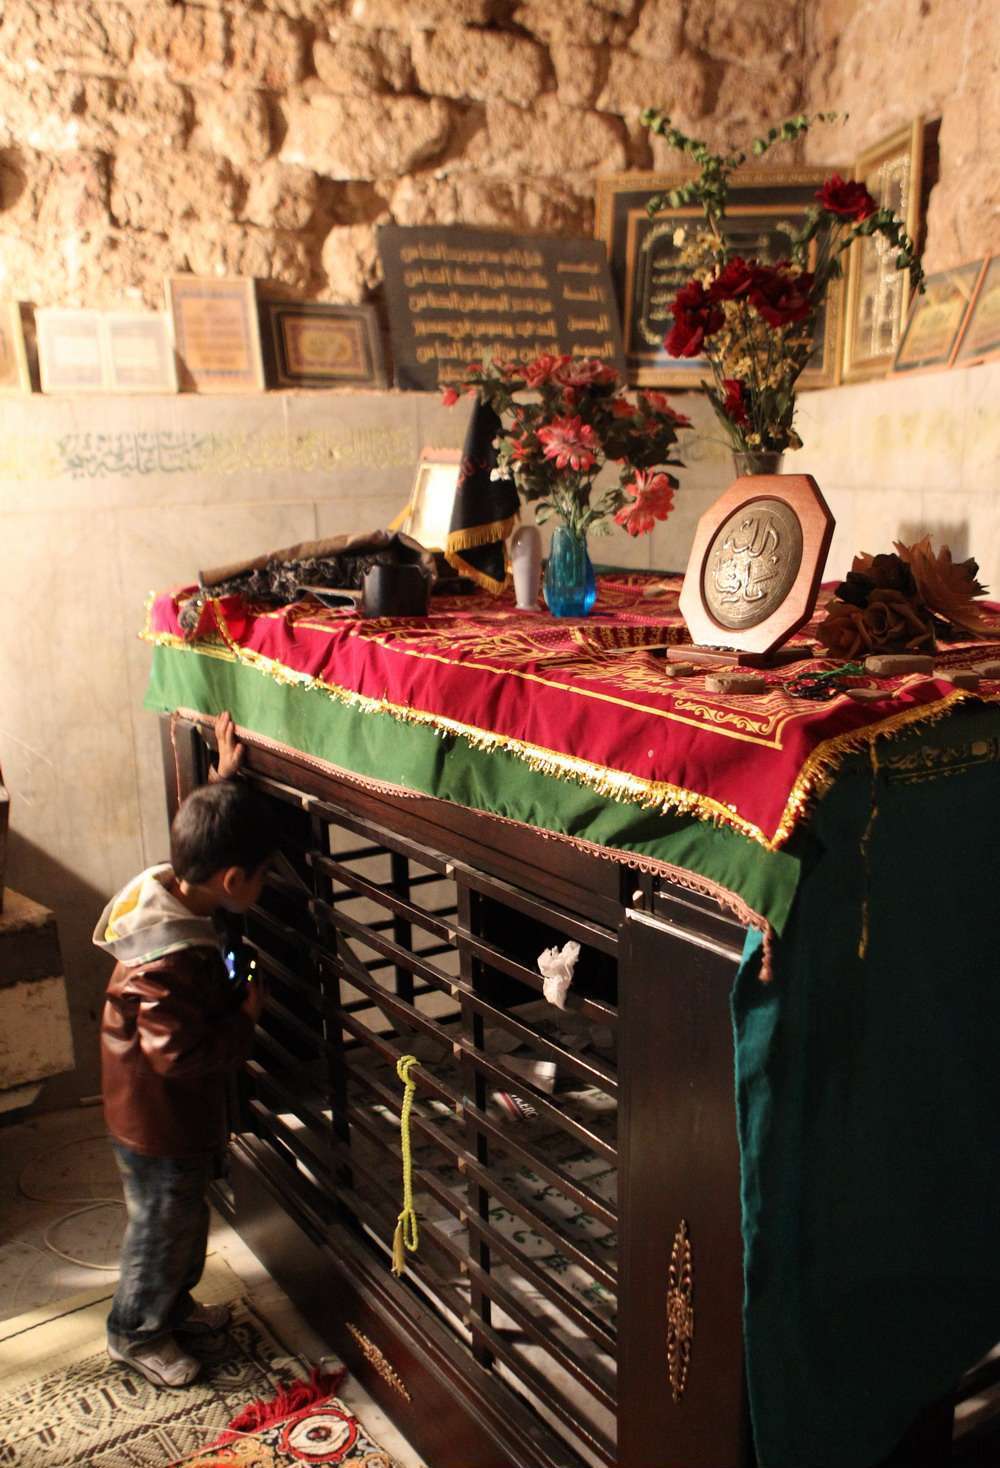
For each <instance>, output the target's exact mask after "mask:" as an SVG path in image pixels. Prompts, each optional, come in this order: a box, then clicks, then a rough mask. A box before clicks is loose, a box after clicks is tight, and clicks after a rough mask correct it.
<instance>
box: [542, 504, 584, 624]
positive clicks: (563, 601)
mask: <svg viewBox="0 0 1000 1468" xmlns="http://www.w3.org/2000/svg"><path fill="white" fill-rule="evenodd" d="M545 600H546V603H547V604H548V608H549V611H550V612H551V613H552V615H553V616H554V617H586V616H587V615H588V614H589V612H590V609H591V607H592V606H593V605H594V602H595V601H596V600H597V582H596V581H595V579H594V568H593V566H592V565H591V563H590V556H589V555H588V554H587V538H586V536H584V535H577V534H576V532H575V531H574V530H571V529H570V527H569V526H568V525H557V526H556V529H555V532H554V534H553V536H552V544H551V545H550V546H549V559H548V563H547V565H546V567H545Z"/></svg>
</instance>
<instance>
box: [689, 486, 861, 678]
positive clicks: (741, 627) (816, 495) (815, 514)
mask: <svg viewBox="0 0 1000 1468" xmlns="http://www.w3.org/2000/svg"><path fill="white" fill-rule="evenodd" d="M833 525H834V520H833V515H832V514H831V513H830V509H829V506H828V505H827V503H826V500H824V498H823V496H822V495H821V494H820V491H819V486H818V484H817V483H816V481H815V479H813V478H812V476H811V475H809V474H754V475H750V476H747V477H746V478H743V479H737V480H736V483H735V484H731V485H730V486H729V488H728V489H727V490H726V492H725V494H724V495H722V496H721V498H719V499H717V500H716V502H715V504H714V505H712V507H711V509H709V510H706V511H705V513H704V515H702V517H701V519H700V520H699V521H698V529H697V530H696V532H695V537H694V545H693V546H692V548H691V556H690V559H689V560H688V566H687V571H686V573H685V576H684V586H683V589H682V590H681V598H680V608H681V612H682V614H683V617H684V620H685V622H686V623H687V625H688V631H689V632H690V633H691V640H692V641H693V642H694V643H695V644H696V645H700V646H703V647H713V648H733V649H735V650H736V651H739V652H747V653H754V654H756V655H758V656H766V655H767V654H769V653H771V652H773V651H774V650H775V649H776V648H779V647H780V646H781V645H782V643H783V642H787V641H788V639H789V637H791V636H792V635H793V633H795V632H797V631H798V630H799V628H800V627H801V626H803V624H804V623H806V622H808V620H809V618H810V617H811V616H812V612H813V608H814V607H815V605H816V593H817V591H818V590H819V583H820V578H821V577H822V575H823V567H824V566H825V564H826V557H827V552H828V551H829V549H830V541H831V539H832V537H833Z"/></svg>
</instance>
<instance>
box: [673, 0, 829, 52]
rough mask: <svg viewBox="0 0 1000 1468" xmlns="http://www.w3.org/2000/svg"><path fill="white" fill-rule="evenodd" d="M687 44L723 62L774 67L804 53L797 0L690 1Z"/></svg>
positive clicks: (686, 32)
mask: <svg viewBox="0 0 1000 1468" xmlns="http://www.w3.org/2000/svg"><path fill="white" fill-rule="evenodd" d="M685 34H686V36H687V40H688V44H689V45H691V46H694V47H696V48H697V49H698V50H699V51H705V52H707V53H708V55H709V56H714V57H717V58H718V59H720V60H723V61H736V62H739V63H740V64H741V65H743V66H748V65H749V64H750V63H751V62H754V61H764V62H765V63H767V64H768V65H769V66H771V67H773V66H774V65H775V63H776V62H777V61H778V59H779V58H780V57H781V56H792V55H795V56H798V55H800V53H801V50H802V42H801V38H800V32H799V6H798V4H797V3H796V0H689V3H688V7H687V20H686V25H685Z"/></svg>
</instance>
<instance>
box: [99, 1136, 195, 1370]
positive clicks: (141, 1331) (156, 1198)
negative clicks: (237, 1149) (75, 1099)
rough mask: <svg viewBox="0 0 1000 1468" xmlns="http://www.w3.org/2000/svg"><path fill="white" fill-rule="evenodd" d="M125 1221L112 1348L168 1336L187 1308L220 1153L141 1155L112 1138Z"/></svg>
mask: <svg viewBox="0 0 1000 1468" xmlns="http://www.w3.org/2000/svg"><path fill="white" fill-rule="evenodd" d="M112 1147H113V1148H114V1153H115V1161H116V1162H117V1163H118V1171H119V1172H120V1173H121V1176H122V1183H123V1184H124V1188H125V1206H126V1208H127V1210H128V1223H127V1226H126V1229H125V1239H124V1242H123V1244H122V1256H121V1269H120V1274H119V1278H118V1288H117V1289H116V1291H115V1297H114V1300H113V1302H112V1305H111V1314H110V1315H109V1316H108V1341H109V1343H110V1344H111V1345H113V1346H114V1347H115V1348H116V1349H117V1350H122V1349H123V1348H126V1347H130V1346H137V1345H142V1344H144V1343H145V1342H146V1341H153V1340H156V1338H157V1337H158V1336H164V1335H168V1334H169V1333H170V1332H171V1331H172V1330H173V1329H174V1328H175V1327H176V1326H178V1325H180V1323H181V1322H182V1321H183V1320H184V1319H185V1318H186V1317H187V1316H188V1315H189V1314H190V1313H191V1311H192V1310H193V1308H194V1304H195V1302H194V1300H193V1299H192V1298H191V1291H192V1289H193V1288H194V1286H195V1285H196V1284H197V1283H198V1281H199V1279H200V1278H201V1274H202V1270H203V1269H204V1267H205V1250H206V1247H207V1244H208V1217H209V1215H208V1203H207V1202H206V1200H205V1191H206V1189H207V1187H208V1184H209V1182H210V1181H211V1180H212V1178H213V1177H216V1176H217V1175H218V1172H219V1168H218V1157H217V1156H216V1154H214V1153H208V1154H205V1155H202V1156H200V1157H146V1156H144V1155H143V1154H142V1153H141V1152H131V1151H129V1149H128V1148H127V1147H123V1146H121V1144H120V1143H118V1142H113V1143H112Z"/></svg>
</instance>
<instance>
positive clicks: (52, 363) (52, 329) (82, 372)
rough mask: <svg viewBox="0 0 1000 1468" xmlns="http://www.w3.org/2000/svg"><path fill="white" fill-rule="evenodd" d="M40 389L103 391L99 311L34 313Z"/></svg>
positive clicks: (104, 360)
mask: <svg viewBox="0 0 1000 1468" xmlns="http://www.w3.org/2000/svg"><path fill="white" fill-rule="evenodd" d="M35 328H36V331H37V333H38V370H39V374H40V377H41V387H42V392H47V393H52V392H106V391H107V388H108V368H107V354H106V352H105V349H104V331H103V325H102V321H101V312H100V311H84V310H71V309H68V308H67V309H56V308H53V307H48V308H44V309H42V310H39V311H36V312H35Z"/></svg>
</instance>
